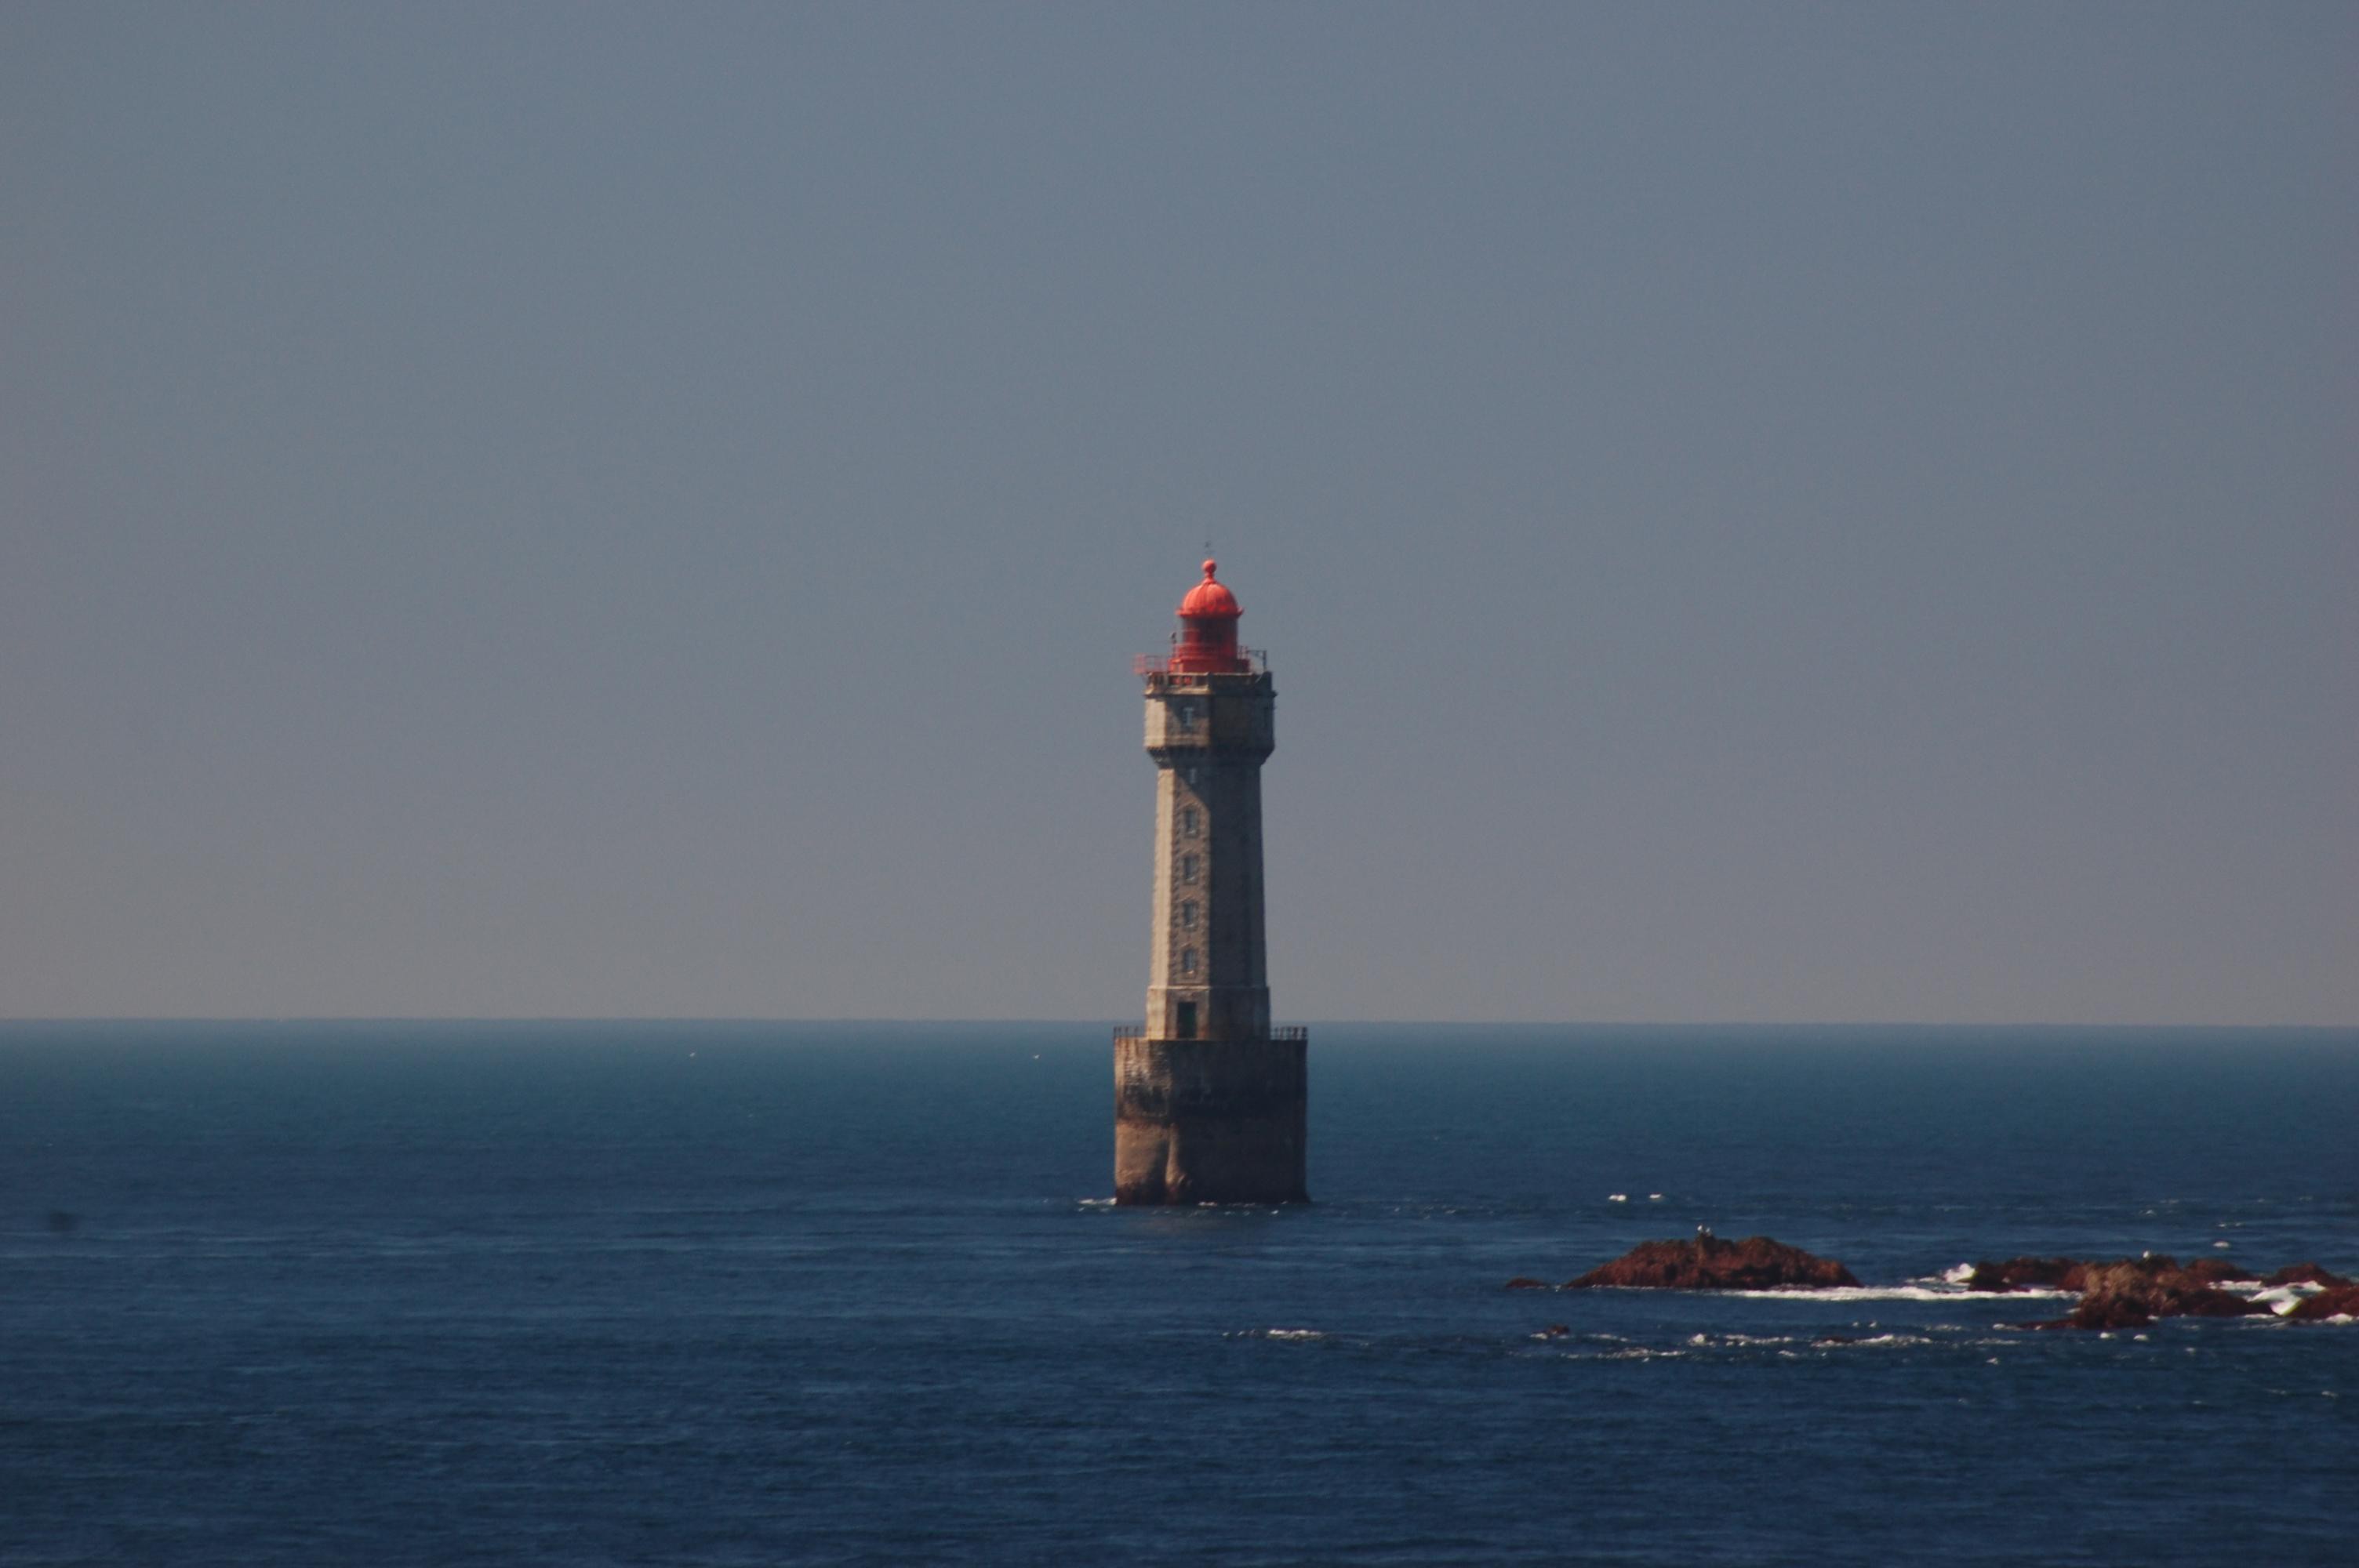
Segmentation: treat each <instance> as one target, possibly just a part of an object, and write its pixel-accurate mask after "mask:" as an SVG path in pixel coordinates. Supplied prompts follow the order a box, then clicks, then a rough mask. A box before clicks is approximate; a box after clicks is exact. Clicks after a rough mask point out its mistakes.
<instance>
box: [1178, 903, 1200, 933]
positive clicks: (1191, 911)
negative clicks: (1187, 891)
mask: <svg viewBox="0 0 2359 1568" xmlns="http://www.w3.org/2000/svg"><path fill="white" fill-rule="evenodd" d="M1195 929H1196V901H1195V900H1194V899H1192V898H1191V899H1188V900H1185V901H1183V902H1182V903H1180V930H1182V931H1193V930H1195Z"/></svg>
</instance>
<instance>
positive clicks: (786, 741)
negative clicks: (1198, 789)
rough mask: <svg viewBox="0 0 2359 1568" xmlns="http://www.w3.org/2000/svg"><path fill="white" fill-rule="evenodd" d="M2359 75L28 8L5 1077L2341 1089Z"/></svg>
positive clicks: (1616, 34) (1582, 28) (807, 12)
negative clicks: (49, 1052)
mask: <svg viewBox="0 0 2359 1568" xmlns="http://www.w3.org/2000/svg"><path fill="white" fill-rule="evenodd" d="M2354 80H2359V7H2354V6H2351V5H2271V6H2247V5H2234V6H2231V5H2210V6H2202V7H2194V8H2189V7H2181V6H2174V5H2158V4H2138V5H2122V6H2105V5H2071V6H2055V5H1974V6H1956V5H1939V6H1925V7H1912V6H1904V5H1840V6H1832V7H1818V6H1808V5H1776V6H1767V5H1762V6H1738V5H1709V6H1701V5H1610V6H1608V5H1598V6H1575V5H1540V6H1532V7H1522V6H1472V5H1452V6H1445V5H1408V6H1400V7H1384V6H1376V5H1334V6H1312V5H1237V6H1221V5H1209V6H1205V5H1189V6H1152V7H1149V6H1109V5H1083V6H1072V7H1045V6H1027V7H1003V6H979V5H945V6H918V7H897V6H891V5H843V6H836V7H827V8H823V7H817V6H761V7H734V6H720V5H709V6H698V7H677V6H655V5H648V6H642V7H637V8H603V7H593V6H584V5H537V6H536V5H503V6H490V7H486V6H481V5H455V6H448V7H435V6H428V5H402V6H371V7H361V6H319V5H312V6H299V7H288V8H277V7H269V6H262V5H241V6H189V5H154V6H136V7H125V6H113V5H79V4H77V5H29V4H27V5H11V6H7V7H5V8H0V1015H71V1014H105V1015H122V1014H209V1015H278V1014H311V1013H332V1014H355V1013H356V1014H373V1015H390V1014H466V1015H493V1014H565V1015H581V1014H588V1015H607V1014H614V1015H683V1016H684V1015H745V1014H751V1015H765V1016H818V1017H832V1016H908V1017H928V1016H940V1017H958V1016H972V1017H1101V1018H1105V1019H1109V1020H1111V1019H1119V1018H1123V1017H1136V1012H1137V1009H1138V1006H1139V997H1140V993H1141V991H1142V989H1143V987H1144V985H1145V983H1146V968H1147V871H1148V833H1149V828H1150V815H1151V802H1152V777H1151V769H1150V767H1149V764H1148V763H1147V761H1146V759H1145V757H1144V755H1143V754H1142V752H1141V751H1140V749H1139V741H1140V721H1139V703H1138V691H1137V687H1136V683H1135V682H1134V681H1133V679H1132V677H1131V676H1130V674H1129V667H1128V661H1129V657H1130V655H1131V654H1133V653H1135V652H1137V651H1142V650H1147V649H1151V648H1156V647H1159V646H1160V645H1161V644H1162V643H1163V640H1164V638H1165V636H1166V635H1167V633H1168V632H1169V628H1170V625H1171V621H1170V613H1171V610H1172V607H1173V605H1174V604H1175V603H1176V602H1177V600H1179V597H1180V594H1181V593H1182V592H1183V591H1184V590H1185V589H1187V587H1188V586H1189V584H1190V581H1191V580H1192V579H1193V578H1194V576H1195V575H1196V574H1195V564H1194V563H1195V561H1196V560H1197V558H1198V554H1199V549H1200V546H1201V543H1202V541H1203V540H1204V538H1205V537H1206V536H1207V535H1210V536H1211V538H1212V541H1213V542H1214V544H1215V545H1216V546H1217V547H1218V552H1219V554H1220V556H1221V558H1222V560H1223V578H1224V579H1228V580H1229V581H1231V582H1232V583H1233V585H1234V587H1235V589H1236V591H1237V593H1238V595H1239V597H1240V598H1241V600H1243V602H1244V604H1245V612H1246V613H1245V640H1246V641H1247V642H1248V643H1254V644H1256V645H1260V646H1266V647H1267V648H1269V649H1270V651H1271V655H1272V661H1273V663H1274V665H1275V666H1276V669H1277V681H1278V690H1279V693H1280V698H1279V715H1278V723H1279V728H1278V737H1279V749H1278V752H1277V756H1276V757H1275V758H1274V759H1273V760H1272V762H1271V763H1270V766H1269V768H1268V770H1267V773H1266V780H1265V783H1266V806H1267V816H1268V827H1269V834H1270V843H1269V859H1270V864H1269V887H1270V921H1271V932H1270V953H1271V968H1272V979H1273V982H1274V985H1275V988H1276V994H1277V1008H1278V1011H1279V1013H1280V1014H1281V1016H1284V1017H1288V1018H1453V1019H1468V1020H1488V1019H1575V1020H1671V1021H1698V1022H1702V1021H1723V1020H1732V1021H1749V1020H1758V1021H1802V1020H1829V1021H1847V1020H1860V1021H1919V1020H1921V1021H1958V1022H1976V1021H1994V1022H1998V1021H2023V1022H2049V1021H2062V1022H2079V1021H2090V1022H2334V1023H2350V1022H2354V1021H2359V831H2355V830H2354V806H2359V506H2354V495H2359V485H2354V479H2359V470H2354V456H2353V452H2354V416H2359V318H2354V300H2359V294H2354V283H2359V199H2354V198H2359V179H2354V176H2359V135H2354V132H2359V108H2355V107H2354V104H2359V99H2354V95H2353V93H2352V91H2351V83H2352V82H2353V81H2354Z"/></svg>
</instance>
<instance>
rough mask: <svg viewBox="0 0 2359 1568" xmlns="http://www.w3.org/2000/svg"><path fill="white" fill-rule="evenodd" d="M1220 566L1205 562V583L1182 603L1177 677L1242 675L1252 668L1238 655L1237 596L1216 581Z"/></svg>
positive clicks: (1174, 664)
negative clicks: (1216, 573)
mask: <svg viewBox="0 0 2359 1568" xmlns="http://www.w3.org/2000/svg"><path fill="white" fill-rule="evenodd" d="M1215 566H1216V563H1214V562H1212V561H1206V562H1205V563H1204V580H1203V581H1201V582H1200V583H1198V584H1197V585H1196V586H1195V587H1193V588H1191V589H1189V590H1188V597H1187V598H1185V599H1183V600H1180V636H1179V639H1178V640H1177V641H1176V642H1175V643H1173V644H1172V648H1171V673H1172V674H1173V675H1242V674H1244V673H1245V671H1246V670H1247V669H1248V668H1250V667H1251V666H1249V665H1247V664H1246V663H1245V660H1244V659H1242V658H1240V657H1238V656H1237V617H1238V616H1240V615H1243V614H1244V613H1245V611H1242V610H1240V609H1238V608H1237V596H1236V595H1235V594H1234V593H1231V592H1230V591H1229V589H1228V586H1227V585H1226V584H1225V583H1220V582H1215V581H1213V580H1212V573H1213V571H1214V569H1215Z"/></svg>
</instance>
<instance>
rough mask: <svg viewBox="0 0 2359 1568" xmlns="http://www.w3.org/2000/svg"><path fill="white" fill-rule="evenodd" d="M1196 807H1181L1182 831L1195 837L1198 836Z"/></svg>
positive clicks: (1190, 836)
mask: <svg viewBox="0 0 2359 1568" xmlns="http://www.w3.org/2000/svg"><path fill="white" fill-rule="evenodd" d="M1196 828H1197V821H1196V808H1195V807H1194V806H1182V807H1180V832H1182V833H1185V834H1186V835H1188V837H1189V838H1194V837H1195V836H1196Z"/></svg>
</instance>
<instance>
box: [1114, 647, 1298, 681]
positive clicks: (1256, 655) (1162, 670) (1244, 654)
mask: <svg viewBox="0 0 2359 1568" xmlns="http://www.w3.org/2000/svg"><path fill="white" fill-rule="evenodd" d="M1175 666H1176V667H1175ZM1130 673H1131V674H1133V675H1135V676H1138V677H1139V678H1141V679H1142V680H1144V681H1146V682H1147V689H1148V690H1150V691H1152V690H1154V689H1155V688H1156V687H1159V686H1164V685H1169V684H1171V683H1174V682H1177V683H1179V684H1180V685H1186V684H1189V683H1190V682H1194V681H1201V680H1202V679H1204V678H1205V677H1206V676H1266V675H1267V674H1269V654H1267V653H1266V652H1265V651H1263V650H1262V649H1260V648H1239V649H1238V650H1237V651H1236V656H1235V658H1234V660H1231V661H1228V662H1227V663H1226V665H1224V666H1223V667H1221V668H1217V669H1209V668H1206V667H1205V665H1204V661H1202V660H1201V659H1197V658H1193V657H1190V655H1189V654H1184V653H1180V652H1179V651H1177V650H1175V651H1173V652H1171V653H1169V654H1139V655H1138V656H1137V657H1136V658H1135V659H1133V660H1131V661H1130Z"/></svg>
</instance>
